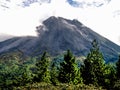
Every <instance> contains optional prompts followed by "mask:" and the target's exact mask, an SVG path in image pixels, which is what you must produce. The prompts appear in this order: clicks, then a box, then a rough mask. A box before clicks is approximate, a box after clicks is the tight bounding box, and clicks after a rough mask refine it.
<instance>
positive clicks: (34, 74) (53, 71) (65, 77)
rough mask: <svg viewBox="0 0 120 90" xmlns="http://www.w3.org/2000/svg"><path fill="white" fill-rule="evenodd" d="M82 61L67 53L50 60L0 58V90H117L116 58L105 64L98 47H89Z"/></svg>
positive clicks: (119, 71)
mask: <svg viewBox="0 0 120 90" xmlns="http://www.w3.org/2000/svg"><path fill="white" fill-rule="evenodd" d="M91 44H92V47H91V49H90V52H88V55H87V56H86V58H85V59H84V60H81V59H80V58H77V57H75V56H74V55H73V54H72V52H71V51H70V50H67V51H66V52H65V53H64V54H62V55H59V56H56V57H51V56H50V55H49V54H48V53H47V52H44V53H43V54H42V55H40V56H36V57H27V58H21V57H20V54H19V53H12V54H4V55H1V56H0V90H102V89H107V90H120V57H119V60H117V62H116V63H105V61H104V57H103V55H102V52H101V51H100V49H99V44H98V42H97V41H96V40H94V41H93V42H92V43H91Z"/></svg>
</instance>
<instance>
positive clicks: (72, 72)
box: [58, 50, 82, 84]
mask: <svg viewBox="0 0 120 90" xmlns="http://www.w3.org/2000/svg"><path fill="white" fill-rule="evenodd" d="M58 79H59V81H60V82H62V83H73V84H76V83H78V82H81V80H82V79H81V77H80V71H79V68H78V66H77V64H76V63H75V57H74V56H73V54H72V53H71V51H70V50H68V51H67V54H65V55H64V61H63V62H62V63H61V64H60V71H59V75H58Z"/></svg>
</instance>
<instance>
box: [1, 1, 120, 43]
mask: <svg viewBox="0 0 120 90" xmlns="http://www.w3.org/2000/svg"><path fill="white" fill-rule="evenodd" d="M25 3H27V4H25ZM119 3H120V0H1V1H0V23H1V25H0V33H6V34H12V35H18V36H20V35H36V32H35V30H36V26H38V25H40V24H41V22H42V21H43V20H45V19H46V18H48V17H49V16H61V17H64V18H67V19H78V20H79V21H80V22H82V23H83V24H84V25H86V26H88V27H89V28H91V29H92V30H94V31H95V32H97V33H99V34H101V35H103V36H104V37H106V38H108V39H110V40H112V41H113V42H115V43H117V44H119V45H120V31H119V30H120V5H119Z"/></svg>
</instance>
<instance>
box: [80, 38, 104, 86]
mask: <svg viewBox="0 0 120 90" xmlns="http://www.w3.org/2000/svg"><path fill="white" fill-rule="evenodd" d="M81 71H82V77H83V80H84V83H85V84H94V85H96V86H98V85H104V82H105V81H104V80H105V77H104V76H105V63H104V58H103V55H102V53H101V52H100V51H99V46H98V42H97V41H96V40H94V41H93V42H92V48H91V50H90V53H89V54H88V55H87V58H86V59H85V61H84V65H83V66H82V67H81Z"/></svg>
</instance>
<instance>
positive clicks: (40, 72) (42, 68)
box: [34, 52, 50, 82]
mask: <svg viewBox="0 0 120 90" xmlns="http://www.w3.org/2000/svg"><path fill="white" fill-rule="evenodd" d="M48 68H49V57H47V53H46V52H44V53H43V55H42V57H41V59H40V60H39V61H38V62H37V63H36V77H35V78H34V80H35V81H37V82H50V71H49V69H48Z"/></svg>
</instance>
